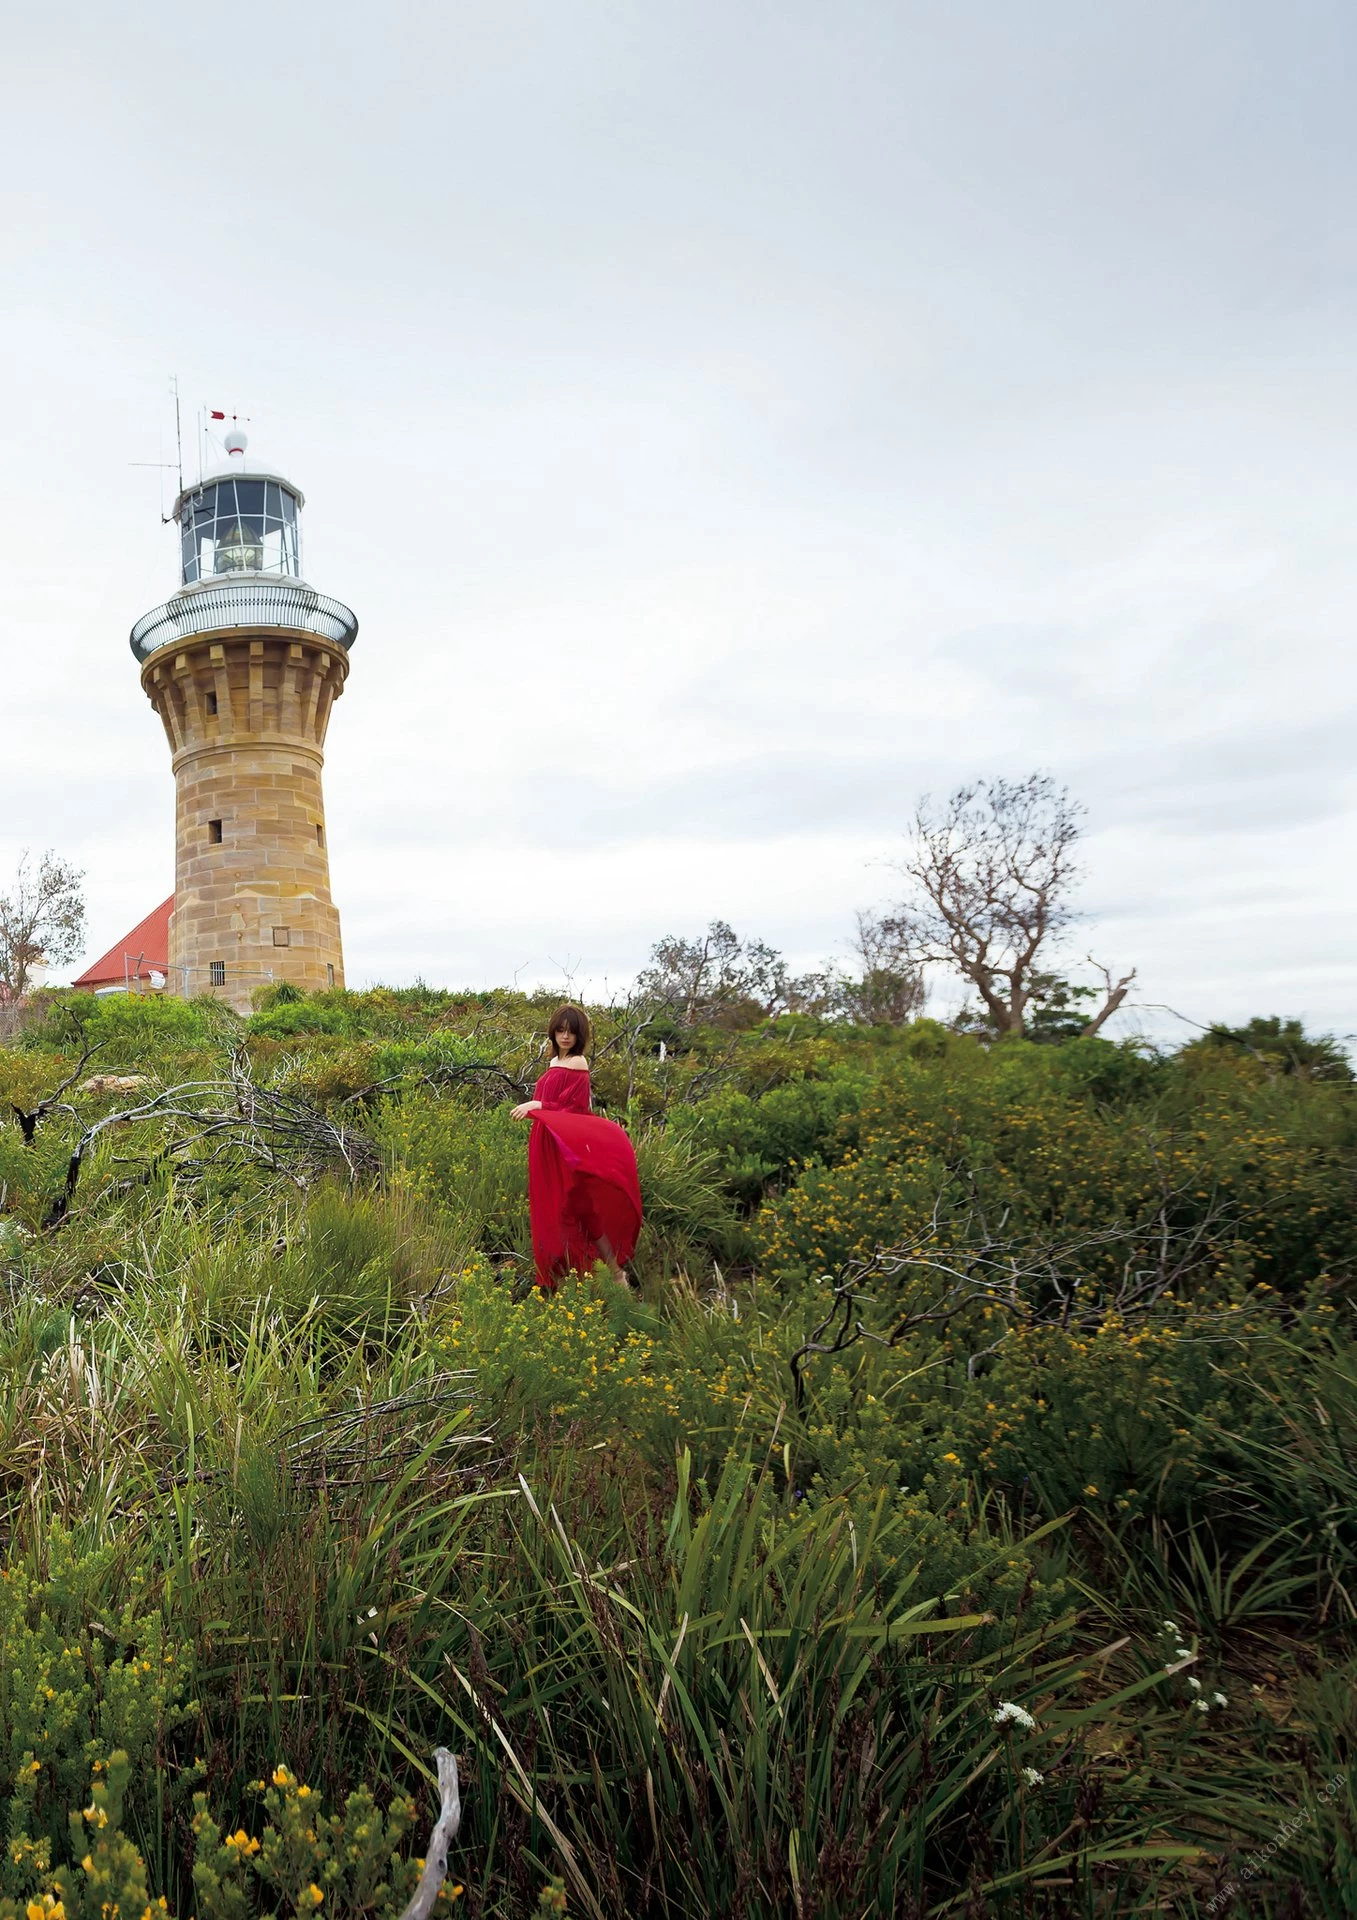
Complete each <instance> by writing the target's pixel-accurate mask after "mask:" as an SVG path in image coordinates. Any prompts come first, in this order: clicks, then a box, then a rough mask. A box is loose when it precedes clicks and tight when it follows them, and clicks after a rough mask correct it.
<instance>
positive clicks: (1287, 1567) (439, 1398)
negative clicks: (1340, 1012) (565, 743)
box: [0, 989, 1357, 1920]
mask: <svg viewBox="0 0 1357 1920" xmlns="http://www.w3.org/2000/svg"><path fill="white" fill-rule="evenodd" d="M547 1011H548V1006H547V1003H546V1002H541V1001H533V1000H531V999H528V998H525V997H523V996H520V995H514V994H507V993H496V994H480V995H462V996H456V995H447V994H440V993H435V992H432V991H426V990H423V989H418V990H410V991H399V992H398V991H378V992H373V993H369V994H363V995H359V994H333V995H326V996H322V997H320V998H316V999H311V1000H299V999H286V998H283V997H281V996H280V997H278V998H277V999H276V1000H275V1001H274V1003H273V1004H271V1005H268V1006H265V1007H263V1008H261V1010H260V1011H259V1012H257V1013H256V1014H255V1015H254V1016H253V1017H252V1018H250V1019H249V1020H246V1021H243V1022H242V1021H239V1020H237V1019H236V1018H235V1017H234V1016H232V1015H230V1014H229V1013H226V1012H225V1011H224V1010H223V1009H221V1008H219V1007H216V1006H214V1005H210V1004H206V1003H204V1004H197V1003H195V1004H189V1005H185V1004H182V1003H164V1004H156V1003H153V1002H148V1001H139V1000H125V999H109V1000H103V1001H94V1000H91V999H82V998H81V997H80V996H74V995H69V994H66V995H53V996H50V997H49V998H47V999H45V1000H44V1001H43V1003H42V1005H41V1007H40V1008H39V1010H38V1013H37V1015H36V1017H35V1018H34V1020H33V1021H32V1023H31V1024H30V1025H29V1027H28V1028H27V1030H26V1031H25V1032H24V1033H23V1034H22V1035H20V1036H19V1037H18V1038H17V1039H16V1040H15V1041H14V1043H13V1044H12V1045H11V1046H9V1047H8V1048H7V1049H5V1050H3V1051H0V1111H3V1114H4V1116H5V1118H4V1121H3V1123H2V1124H0V1533H2V1536H3V1579H0V1794H3V1795H4V1797H5V1798H6V1800H7V1821H8V1831H7V1839H8V1846H7V1849H6V1853H5V1857H4V1862H3V1865H2V1866H0V1920H11V1916H13V1920H17V1917H18V1916H19V1915H24V1916H25V1920H47V1916H51V1920H84V1917H85V1916H86V1915H88V1916H89V1920H110V1915H114V1916H121V1920H134V1917H135V1920H150V1916H151V1915H152V1914H153V1913H154V1912H159V1911H161V1907H160V1904H159V1903H161V1902H162V1901H163V1903H164V1906H165V1908H166V1909H167V1910H168V1911H169V1912H171V1913H177V1914H181V1915H184V1916H187V1915H189V1914H196V1915H198V1916H199V1920H246V1916H249V1915H252V1914H255V1913H260V1914H262V1913H265V1912H268V1913H277V1914H283V1915H290V1914H293V1913H296V1914H310V1913H314V1912H316V1911H321V1912H322V1914H323V1916H326V1917H327V1920H328V1917H329V1916H336V1915H345V1916H347V1915H355V1916H357V1915H372V1916H373V1917H374V1920H388V1916H391V1917H394V1916H395V1915H396V1914H397V1913H398V1912H399V1911H400V1909H401V1907H402V1906H403V1905H404V1902H405V1900H406V1898H407V1897H408V1895H409V1892H410V1890H411V1888H412V1886H413V1884H414V1881H415V1878H416V1876H417V1874H418V1871H419V1865H420V1864H421V1858H420V1856H421V1850H422V1848H423V1846H424V1844H425V1840H426V1837H427V1834H428V1828H429V1824H430V1822H431V1819H432V1816H433V1811H434V1808H435V1805H436V1801H435V1798H434V1796H433V1795H432V1794H431V1790H430V1783H431V1780H432V1776H433V1761H432V1757H431V1756H432V1753H433V1749H434V1748H435V1747H436V1746H438V1745H439V1744H442V1745H446V1746H448V1747H450V1748H453V1749H455V1751H456V1752H457V1753H458V1755H459V1759H460V1762H461V1767H462V1779H463V1790H464V1797H465V1812H464V1818H463V1823H462V1827H461V1831H460V1833H459V1835H458V1837H457V1839H456V1841H455V1842H454V1845H453V1852H452V1857H451V1861H450V1866H449V1872H450V1874H451V1875H453V1876H455V1877H454V1878H450V1879H449V1880H448V1882H447V1883H445V1887H444V1891H443V1893H442V1895H441V1896H440V1902H439V1908H438V1911H440V1912H449V1911H451V1910H452V1909H453V1908H454V1907H456V1908H464V1909H465V1910H466V1911H468V1912H470V1913H473V1914H479V1915H487V1916H490V1915H494V1916H509V1915H520V1914H529V1913H534V1912H538V1911H542V1912H552V1911H559V1910H561V1901H562V1900H564V1901H565V1902H566V1903H567V1904H568V1910H569V1911H571V1912H576V1913H582V1914H591V1915H595V1916H607V1917H608V1920H613V1916H618V1920H621V1917H622V1916H626V1917H627V1920H648V1917H649V1916H665V1917H666V1920H678V1917H679V1916H688V1915H703V1916H706V1915H713V1916H716V1915H720V1916H732V1917H733V1916H746V1915H747V1916H756V1915H758V1916H762V1915H773V1914H779V1915H780V1914H795V1915H802V1916H824V1917H825V1920H830V1917H831V1916H832V1917H833V1920H838V1917H839V1916H844V1917H845V1920H847V1916H855V1915H865V1914H868V1913H871V1912H894V1913H898V1914H901V1915H912V1914H919V1915H922V1914H944V1913H956V1914H966V1915H979V1914H991V1913H994V1914H1012V1915H1018V1914H1023V1915H1027V1914H1031V1915H1052V1916H1055V1915H1076V1914H1077V1915H1094V1914H1098V1915H1101V1914H1109V1915H1110V1914H1121V1913H1140V1912H1146V1913H1148V1912H1174V1913H1185V1914H1207V1913H1219V1912H1224V1911H1229V1912H1231V1913H1234V1914H1244V1913H1260V1914H1277V1915H1282V1914H1291V1913H1316V1914H1342V1913H1351V1912H1354V1911H1357V1799H1355V1796H1354V1788H1353V1785H1352V1784H1351V1766H1350V1762H1351V1753H1352V1746H1353V1742H1354V1738H1357V1707H1355V1706H1354V1698H1355V1697H1357V1695H1355V1693H1354V1681H1357V1657H1355V1653H1354V1637H1353V1636H1354V1626H1355V1625H1357V1586H1354V1566H1353V1553H1354V1546H1357V1365H1355V1364H1354V1346H1353V1326H1352V1310H1351V1298H1352V1295H1351V1276H1352V1273H1353V1267H1354V1255H1355V1254H1357V1210H1355V1209H1354V1205H1353V1202H1354V1167H1355V1166H1357V1154H1355V1152H1354V1148H1355V1146H1357V1137H1355V1136H1357V1115H1355V1114H1354V1106H1353V1097H1352V1082H1351V1080H1350V1078H1349V1076H1348V1075H1347V1073H1346V1070H1345V1069H1344V1068H1343V1066H1342V1064H1341V1062H1339V1061H1338V1060H1337V1059H1336V1058H1335V1057H1334V1056H1333V1054H1332V1053H1331V1052H1326V1051H1325V1050H1324V1049H1322V1048H1320V1049H1318V1050H1311V1051H1309V1052H1306V1051H1305V1050H1304V1049H1298V1047H1297V1045H1295V1044H1283V1041H1284V1040H1286V1039H1287V1038H1288V1037H1287V1036H1285V1035H1284V1034H1282V1033H1281V1030H1278V1036H1279V1037H1278V1038H1277V1043H1276V1044H1275V1045H1274V1044H1273V1043H1272V1038H1271V1037H1270V1033H1269V1030H1268V1029H1267V1027H1266V1023H1262V1024H1261V1025H1260V1026H1258V1027H1256V1028H1255V1030H1253V1031H1252V1033H1251V1034H1246V1035H1244V1036H1240V1037H1236V1038H1233V1039H1232V1038H1231V1037H1230V1036H1227V1035H1223V1034H1219V1035H1215V1036H1212V1037H1210V1038H1209V1039H1207V1040H1206V1041H1203V1042H1200V1043H1198V1044H1197V1045H1195V1046H1193V1047H1189V1048H1187V1049H1185V1050H1184V1051H1182V1052H1180V1053H1178V1054H1176V1055H1173V1056H1167V1057H1161V1056H1157V1055H1153V1054H1150V1053H1148V1052H1147V1051H1145V1050H1143V1049H1139V1048H1137V1047H1134V1046H1125V1047H1123V1046H1117V1045H1113V1044H1111V1043H1109V1042H1107V1041H1104V1040H1099V1039H1094V1040H1070V1041H1066V1042H1064V1043H1063V1044H1059V1045H1035V1044H1031V1043H1029V1042H1025V1041H1020V1040H1018V1041H1011V1040H1010V1041H1005V1042H1003V1043H1002V1044H1000V1045H998V1046H994V1047H986V1046H984V1045H982V1044H981V1043H980V1042H979V1041H978V1040H977V1039H975V1038H972V1037H968V1036H964V1035H959V1034H955V1033H951V1032H948V1031H947V1030H945V1029H943V1028H941V1027H939V1026H937V1025H935V1024H934V1023H932V1022H929V1021H925V1020H920V1021H916V1022H915V1023H914V1024H913V1025H910V1026H907V1027H903V1028H899V1029H869V1028H855V1027H849V1026H846V1025H842V1024H831V1023H825V1022H817V1021H815V1020H811V1019H806V1018H791V1017H784V1018H783V1019H781V1020H778V1021H774V1022H771V1023H768V1024H765V1025H763V1026H760V1027H755V1028H751V1029H749V1030H746V1031H731V1030H726V1029H722V1028H705V1029H704V1028H699V1029H696V1030H691V1031H690V1030H687V1029H685V1028H682V1027H680V1026H677V1025H675V1024H674V1023H673V1022H672V1020H670V1019H669V1018H668V1017H667V1016H662V1017H656V1018H652V1019H651V1020H650V1021H649V1022H648V1023H644V1022H643V1021H642V1020H640V1019H639V1018H638V1017H636V1016H635V1014H634V1013H632V1012H628V1011H627V1010H614V1011H612V1012H609V1011H608V1010H599V1011H598V1032H597V1036H596V1042H595V1050H594V1082H595V1091H596V1097H597V1098H598V1099H599V1100H600V1101H601V1102H602V1103H603V1104H604V1105H605V1106H606V1109H607V1111H608V1112H609V1113H611V1114H612V1116H613V1117H614V1118H617V1119H622V1120H624V1121H625V1122H626V1124H627V1125H628V1126H629V1128H630V1129H631V1132H632V1136H633V1139H634V1141H635V1143H636V1148H637V1154H638V1159H639V1162H640V1167H641V1178H642V1187H643V1192H644V1197H645V1202H646V1215H647V1224H646V1228H645V1233H644V1236H643V1239H642V1242H641V1246H640V1248H639V1249H638V1254H637V1261H636V1268H637V1272H638V1274H639V1277H640V1280H641V1283H642V1290H641V1297H640V1298H638V1299H634V1298H628V1297H626V1296H625V1295H623V1294H622V1292H621V1291H620V1290H619V1289H617V1288H616V1287H614V1286H612V1285H611V1284H610V1283H609V1282H608V1281H607V1280H606V1279H605V1278H604V1277H603V1276H602V1275H600V1276H598V1277H596V1278H592V1279H581V1280H579V1281H575V1282H571V1283H569V1284H567V1285H565V1286H564V1287H563V1288H562V1289H561V1291H560V1292H559V1293H558V1294H557V1295H556V1296H555V1298H553V1299H543V1298H540V1297H538V1295H537V1294H536V1292H535V1290H534V1289H533V1288H532V1286H531V1284H530V1273H531V1266H530V1260H529V1242H528V1223H527V1196H526V1129H525V1128H524V1127H523V1126H521V1125H516V1124H515V1123H514V1122H512V1121H511V1120H510V1119H509V1118H508V1109H509V1106H510V1105H511V1104H512V1103H513V1101H514V1099H515V1098H518V1097H521V1095H520V1094H519V1093H518V1092H516V1091H515V1089H516V1088H518V1087H521V1086H522V1085H523V1084H524V1083H525V1082H530V1081H531V1080H532V1078H533V1077H534V1076H535V1074H536V1072H537V1071H538V1063H539V1057H540V1055H539V1040H538V1034H539V1031H540V1028H541V1026H542V1024H543V1021H544V1018H545V1015H546V1013H547ZM1289 1039H1290V1041H1292V1042H1294V1040H1295V1036H1294V1035H1292V1036H1289ZM68 1080H69V1082H70V1084H69V1086H66V1087H65V1088H64V1090H62V1088H63V1082H66V1081H68ZM457 1888H460V1889H461V1891H460V1892H458V1891H455V1889H457Z"/></svg>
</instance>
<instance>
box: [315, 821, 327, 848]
mask: <svg viewBox="0 0 1357 1920" xmlns="http://www.w3.org/2000/svg"><path fill="white" fill-rule="evenodd" d="M316 845H317V846H318V847H323V846H324V845H325V829H324V827H323V826H322V825H321V824H320V822H319V820H318V821H317V822H316Z"/></svg>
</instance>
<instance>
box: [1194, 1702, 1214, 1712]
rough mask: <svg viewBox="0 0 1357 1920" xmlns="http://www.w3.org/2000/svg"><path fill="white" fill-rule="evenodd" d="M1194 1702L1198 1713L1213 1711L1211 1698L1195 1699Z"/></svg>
mask: <svg viewBox="0 0 1357 1920" xmlns="http://www.w3.org/2000/svg"><path fill="white" fill-rule="evenodd" d="M1192 1704H1193V1706H1194V1707H1195V1708H1196V1709H1197V1712H1198V1713H1210V1711H1211V1702H1210V1701H1209V1700H1194V1701H1193V1702H1192Z"/></svg>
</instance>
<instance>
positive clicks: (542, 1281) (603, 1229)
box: [528, 1066, 641, 1287]
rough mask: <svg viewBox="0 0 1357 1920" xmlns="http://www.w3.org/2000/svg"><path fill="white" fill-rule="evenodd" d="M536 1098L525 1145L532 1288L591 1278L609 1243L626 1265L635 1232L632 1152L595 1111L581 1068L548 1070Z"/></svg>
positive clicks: (637, 1214) (637, 1191)
mask: <svg viewBox="0 0 1357 1920" xmlns="http://www.w3.org/2000/svg"><path fill="white" fill-rule="evenodd" d="M532 1092H533V1099H534V1100H540V1101H541V1103H542V1105H541V1109H540V1111H539V1112H537V1113H535V1114H534V1115H533V1116H532V1136H531V1138H530V1139H529V1141H528V1211H529V1214H530V1215H531V1218H532V1251H533V1257H534V1258H535V1260H536V1262H537V1284H538V1285H539V1286H541V1287H554V1286H555V1285H556V1277H557V1275H558V1274H561V1273H565V1272H567V1271H573V1272H575V1273H589V1272H591V1271H592V1269H593V1265H594V1262H595V1261H596V1260H600V1259H602V1257H603V1256H602V1255H601V1254H600V1253H599V1250H598V1242H599V1240H600V1239H606V1240H608V1241H610V1242H611V1244H612V1250H613V1253H614V1254H615V1256H616V1258H617V1259H618V1260H619V1261H620V1262H621V1263H622V1264H623V1265H624V1266H625V1264H626V1263H627V1261H628V1260H630V1258H631V1256H632V1254H633V1253H634V1252H635V1250H636V1236H637V1235H638V1234H639V1233H640V1231H641V1187H640V1182H639V1181H638V1179H637V1177H636V1154H635V1151H634V1149H633V1147H632V1144H631V1141H630V1140H629V1139H628V1138H627V1136H626V1134H625V1133H624V1132H623V1130H622V1128H621V1127H619V1126H618V1125H617V1124H616V1122H615V1121H612V1120H605V1119H604V1118H603V1116H602V1114H597V1113H594V1112H593V1111H592V1110H591V1109H592V1104H593V1103H592V1097H591V1095H590V1091H589V1070H588V1068H587V1067H555V1066H553V1067H548V1068H547V1070H546V1072H545V1073H544V1074H543V1075H542V1077H541V1079H540V1080H539V1081H538V1082H537V1085H536V1086H535V1087H534V1088H533V1090H532Z"/></svg>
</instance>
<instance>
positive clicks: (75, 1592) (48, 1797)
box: [0, 1528, 188, 1892]
mask: <svg viewBox="0 0 1357 1920" xmlns="http://www.w3.org/2000/svg"><path fill="white" fill-rule="evenodd" d="M110 1559H111V1555H110V1554H109V1552H107V1551H105V1552H103V1553H101V1554H98V1555H95V1556H85V1557H83V1558H82V1557H79V1556H77V1555H76V1554H75V1552H74V1551H73V1548H72V1546H71V1543H70V1541H69V1538H68V1536H67V1535H66V1534H65V1533H64V1532H63V1531H62V1530H61V1529H60V1528H58V1529H55V1530H54V1531H53V1533H52V1535H51V1539H50V1542H49V1546H48V1564H47V1570H46V1574H45V1576H44V1577H37V1576H34V1575H32V1574H30V1573H29V1572H28V1571H27V1570H26V1569H25V1567H24V1566H23V1565H22V1564H19V1563H16V1562H13V1561H11V1563H10V1564H9V1565H7V1566H5V1567H3V1568H0V1781H3V1783H4V1790H5V1791H6V1792H7V1793H8V1794H9V1795H10V1796H11V1801H10V1812H9V1844H8V1848H7V1862H8V1865H9V1867H11V1868H13V1869H16V1870H20V1872H21V1874H22V1873H27V1872H38V1871H41V1870H43V1869H45V1868H47V1867H50V1866H52V1865H55V1864H57V1863H59V1862H61V1861H62V1860H64V1859H66V1858H67V1857H68V1855H67V1852H66V1846H67V1823H66V1813H67V1809H68V1808H70V1807H72V1806H74V1805H75V1804H77V1802H78V1800H79V1798H80V1796H81V1795H82V1793H83V1791H84V1789H85V1787H86V1785H87V1783H88V1781H89V1777H90V1772H91V1769H93V1770H94V1772H95V1773H96V1775H97V1774H98V1773H100V1772H102V1771H104V1770H105V1769H106V1768H107V1766H108V1764H109V1760H110V1758H111V1756H112V1754H113V1753H114V1751H115V1750H116V1749H122V1750H123V1751H124V1752H125V1753H127V1754H128V1755H129V1756H130V1758H131V1761H132V1763H133V1764H134V1765H135V1767H136V1768H137V1770H138V1781H137V1789H136V1792H137V1801H138V1807H139V1812H140V1816H141V1817H142V1818H143V1819H148V1818H149V1817H150V1812H151V1809H152V1808H154V1806H155V1803H156V1792H157V1789H156V1783H155V1779H154V1769H155V1767H156V1766H158V1765H161V1764H163V1762H164V1758H165V1742H166V1739H167V1736H168V1735H169V1733H170V1732H171V1730H172V1729H173V1728H174V1727H175V1726H176V1725H178V1724H179V1723H180V1722H181V1721H183V1720H184V1719H185V1718H186V1717H187V1712H188V1709H187V1706H186V1705H185V1701H184V1693H185V1689H186V1685H187V1682H188V1668H187V1665H186V1661H185V1655H184V1652H183V1650H182V1649H181V1648H179V1647H176V1646H174V1645H173V1644H172V1643H170V1642H169V1641H168V1640H167V1639H166V1636H165V1633H164V1629H163V1626H162V1623H161V1619H160V1615H159V1613H158V1612H157V1611H153V1610H150V1609H143V1610H142V1611H141V1612H140V1613H139V1612H138V1610H137V1609H136V1608H135V1606H131V1605H129V1606H128V1607H126V1608H125V1609H124V1610H123V1611H122V1613H121V1614H119V1615H117V1616H115V1617H113V1618H109V1617H107V1609H106V1608H104V1607H103V1606H102V1604H101V1603H100V1601H99V1595H100V1591H101V1588H102V1586H103V1583H104V1580H105V1579H106V1577H107V1574H108V1571H109V1563H110ZM96 1606H98V1612H97V1613H96V1610H95V1609H96ZM74 1857H75V1858H77V1859H78V1858H79V1855H78V1854H77V1855H76V1856H74ZM5 1890H6V1891H7V1892H8V1891H10V1888H9V1886H8V1885H7V1886H6V1888H5Z"/></svg>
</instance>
